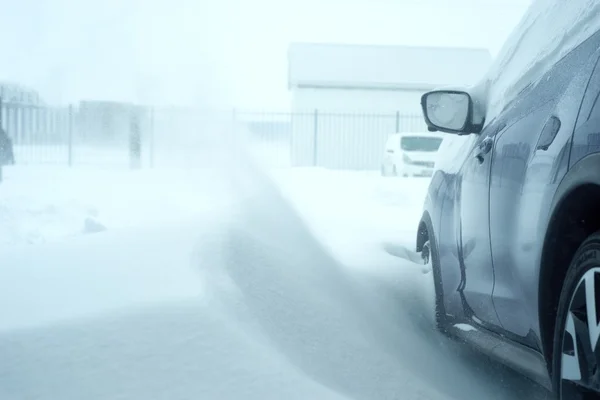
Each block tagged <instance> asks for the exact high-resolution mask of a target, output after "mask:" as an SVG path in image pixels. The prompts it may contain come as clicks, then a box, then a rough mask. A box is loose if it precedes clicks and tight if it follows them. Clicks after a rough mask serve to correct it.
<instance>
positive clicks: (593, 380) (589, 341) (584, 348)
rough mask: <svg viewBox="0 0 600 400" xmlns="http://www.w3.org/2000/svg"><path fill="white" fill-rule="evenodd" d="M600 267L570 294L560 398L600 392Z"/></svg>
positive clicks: (582, 280) (575, 397) (563, 349)
mask: <svg viewBox="0 0 600 400" xmlns="http://www.w3.org/2000/svg"><path fill="white" fill-rule="evenodd" d="M599 295H600V267H596V268H592V269H590V270H589V271H587V272H586V273H585V274H584V275H583V276H582V277H581V279H580V280H579V282H578V283H577V287H576V288H575V291H574V292H573V295H572V296H571V301H570V303H569V311H568V312H567V316H566V318H565V322H564V327H563V332H564V334H563V341H562V346H561V347H562V354H561V383H560V396H561V399H576V400H577V399H592V398H594V399H595V398H597V396H598V393H600V362H599V361H600V345H599V339H600V296H599Z"/></svg>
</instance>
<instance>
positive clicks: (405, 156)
mask: <svg viewBox="0 0 600 400" xmlns="http://www.w3.org/2000/svg"><path fill="white" fill-rule="evenodd" d="M402 161H403V162H404V164H412V160H411V159H410V158H408V156H407V155H406V154H402Z"/></svg>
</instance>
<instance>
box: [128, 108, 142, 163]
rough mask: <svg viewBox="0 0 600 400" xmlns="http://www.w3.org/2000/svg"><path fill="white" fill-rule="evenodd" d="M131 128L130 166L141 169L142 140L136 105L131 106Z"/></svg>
mask: <svg viewBox="0 0 600 400" xmlns="http://www.w3.org/2000/svg"><path fill="white" fill-rule="evenodd" d="M129 118H130V125H129V126H130V128H129V167H130V168H131V169H139V168H140V166H141V156H142V149H141V146H142V140H141V135H140V133H141V132H140V123H139V116H138V113H137V109H136V106H133V107H132V108H131V114H130V117H129Z"/></svg>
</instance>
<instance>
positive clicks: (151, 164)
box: [149, 107, 154, 168]
mask: <svg viewBox="0 0 600 400" xmlns="http://www.w3.org/2000/svg"><path fill="white" fill-rule="evenodd" d="M149 129H150V168H154V107H150V127H149Z"/></svg>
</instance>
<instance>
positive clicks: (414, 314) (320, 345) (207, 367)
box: [0, 166, 547, 400]
mask: <svg viewBox="0 0 600 400" xmlns="http://www.w3.org/2000/svg"><path fill="white" fill-rule="evenodd" d="M5 177H6V180H5V182H4V183H3V184H1V185H0V315H1V316H2V317H1V318H0V399H7V400H12V399H16V400H17V399H18V400H20V399H51V400H57V399H61V400H67V399H78V400H79V399H89V400H93V399H127V400H129V399H132V400H133V399H135V400H137V399H145V400H150V399H165V400H179V399H282V398H286V399H356V400H359V399H360V400H362V399H364V400H367V399H369V400H370V399H464V398H473V399H518V398H526V399H545V398H547V397H546V396H547V394H546V393H545V392H544V391H543V390H541V389H540V388H538V387H537V386H535V385H533V384H531V383H529V382H528V381H526V380H523V379H521V378H519V377H517V376H516V375H514V374H512V373H511V372H510V371H507V370H506V369H505V368H502V367H500V366H498V365H496V364H493V363H490V362H489V361H488V360H487V359H485V358H484V357H481V356H479V355H477V354H474V353H473V352H471V351H469V350H467V349H464V348H463V347H462V346H460V345H459V344H457V343H454V342H452V341H449V340H447V339H445V338H443V337H442V336H440V335H439V334H438V333H437V332H435V330H434V329H433V322H432V315H433V311H432V307H433V306H432V285H431V273H430V272H429V271H428V270H427V269H426V268H425V267H424V266H423V265H421V264H420V263H418V262H415V261H418V260H419V258H418V255H417V254H415V253H414V252H412V249H413V246H414V240H415V227H416V222H417V221H418V219H419V216H420V212H421V205H422V199H423V195H424V192H425V189H426V187H427V181H426V180H425V179H414V180H412V179H384V178H381V177H379V176H378V174H376V173H361V172H334V171H326V170H320V169H278V170H270V171H269V173H268V174H261V173H260V172H259V171H257V170H255V169H254V168H252V167H251V166H247V167H244V168H241V167H240V168H232V169H227V170H223V169H209V168H204V169H196V170H187V171H183V170H180V169H179V170H177V169H171V170H144V171H137V172H130V171H124V170H117V169H115V170H97V169H91V168H77V169H73V170H69V169H67V168H59V167H43V168H41V167H34V166H31V167H14V168H7V169H6V171H5ZM86 221H87V222H86Z"/></svg>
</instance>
